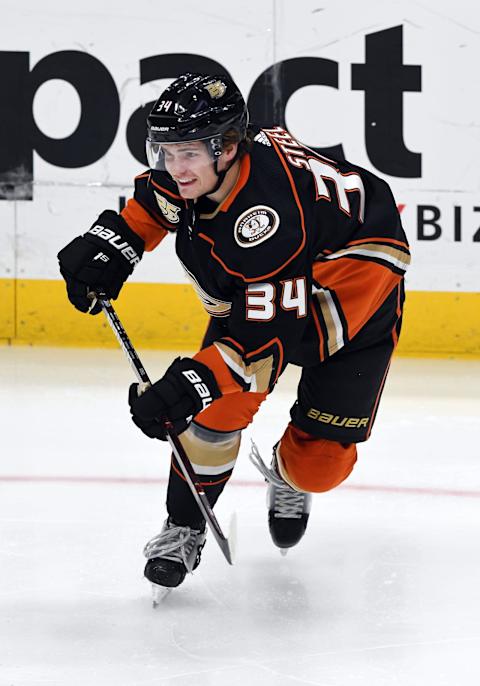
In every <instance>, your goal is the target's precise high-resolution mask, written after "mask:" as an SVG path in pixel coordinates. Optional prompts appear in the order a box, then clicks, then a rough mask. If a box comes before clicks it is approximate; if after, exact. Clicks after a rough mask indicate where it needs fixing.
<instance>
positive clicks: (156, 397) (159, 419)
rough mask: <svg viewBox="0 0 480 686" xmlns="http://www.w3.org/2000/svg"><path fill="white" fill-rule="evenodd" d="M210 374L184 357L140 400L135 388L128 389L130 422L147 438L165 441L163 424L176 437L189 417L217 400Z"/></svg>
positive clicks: (135, 386) (204, 367)
mask: <svg viewBox="0 0 480 686" xmlns="http://www.w3.org/2000/svg"><path fill="white" fill-rule="evenodd" d="M220 396H221V393H220V391H219V388H218V385H217V382H216V381H215V376H214V374H213V372H212V371H211V370H210V369H209V368H208V367H207V366H206V365H205V364H202V363H201V362H197V361H196V360H191V359H189V358H188V357H185V358H183V359H181V358H180V357H177V359H176V360H175V361H174V362H173V363H172V364H171V365H170V367H169V368H168V369H167V371H166V372H165V375H164V376H163V377H162V378H161V379H160V380H159V381H157V382H156V383H154V384H153V385H152V386H150V388H148V389H147V390H146V391H145V393H143V394H142V395H141V396H139V395H138V384H132V385H131V386H130V389H129V394H128V402H129V405H130V412H131V413H132V420H133V422H134V423H135V424H136V425H137V426H138V428H139V429H141V430H142V431H143V433H144V434H145V435H146V436H148V437H149V438H158V439H160V440H161V441H165V440H167V433H166V430H165V425H164V423H165V420H166V419H168V420H170V421H171V423H172V424H173V428H174V430H175V433H177V434H180V433H182V432H183V431H185V429H186V428H187V427H188V425H189V424H190V422H191V421H192V419H193V417H195V416H196V415H197V414H198V413H199V412H202V410H205V409H206V408H207V407H208V406H209V405H210V404H211V403H212V402H213V401H214V400H216V399H217V398H220Z"/></svg>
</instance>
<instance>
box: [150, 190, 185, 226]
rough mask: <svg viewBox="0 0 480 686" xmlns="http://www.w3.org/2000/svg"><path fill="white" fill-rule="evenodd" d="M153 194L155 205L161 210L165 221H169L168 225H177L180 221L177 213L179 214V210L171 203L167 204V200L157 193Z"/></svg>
mask: <svg viewBox="0 0 480 686" xmlns="http://www.w3.org/2000/svg"><path fill="white" fill-rule="evenodd" d="M153 192H154V193H155V198H156V200H157V204H158V206H159V208H160V209H161V211H162V214H163V216H164V217H165V219H166V220H167V221H169V222H170V224H178V222H179V221H180V217H179V216H178V213H179V212H180V209H181V208H180V207H177V206H176V205H173V203H171V202H169V201H168V200H167V198H165V197H164V196H163V195H160V193H157V191H153Z"/></svg>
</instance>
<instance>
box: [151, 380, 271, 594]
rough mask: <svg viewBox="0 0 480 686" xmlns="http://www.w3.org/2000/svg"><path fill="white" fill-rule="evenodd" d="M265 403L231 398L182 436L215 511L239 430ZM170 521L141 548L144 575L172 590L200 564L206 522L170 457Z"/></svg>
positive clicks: (246, 396)
mask: <svg viewBox="0 0 480 686" xmlns="http://www.w3.org/2000/svg"><path fill="white" fill-rule="evenodd" d="M264 398H265V394H263V393H232V394H230V395H227V396H223V397H222V398H219V399H218V400H216V401H215V402H213V403H212V404H211V405H210V407H208V408H207V409H206V410H204V411H203V412H201V413H200V414H199V415H197V417H195V420H194V422H192V423H191V424H190V426H189V428H188V429H187V430H186V431H185V432H183V433H182V434H181V435H180V441H181V443H182V445H183V447H184V448H185V452H186V453H187V455H188V457H189V459H190V461H191V463H192V466H193V468H194V470H195V473H196V474H197V476H198V477H199V478H200V481H201V484H202V486H203V488H204V490H205V494H206V496H207V498H208V500H209V503H210V505H211V506H212V507H213V506H214V505H215V503H216V502H217V500H218V498H219V497H220V495H221V493H222V491H223V489H224V488H225V485H226V483H227V482H228V480H229V478H230V476H231V474H232V471H233V468H234V466H235V462H236V459H237V455H238V451H239V448H240V439H241V431H242V429H243V428H244V427H245V426H247V425H248V424H249V423H250V422H251V421H252V418H253V416H254V414H255V413H256V411H257V410H258V408H259V406H260V403H261V402H262V400H263V399H264ZM167 512H168V518H167V520H166V522H165V523H164V526H163V529H162V531H161V532H160V534H159V535H158V536H155V537H154V538H153V539H152V540H151V541H150V542H149V543H147V545H146V546H145V550H144V553H145V556H146V557H147V558H148V559H147V563H146V566H145V572H144V573H145V576H146V578H147V579H148V580H149V581H151V582H152V583H153V584H156V585H157V586H163V587H168V588H172V587H176V586H178V585H179V584H181V583H182V581H183V580H184V579H185V576H186V574H187V573H189V572H192V571H193V570H194V569H196V567H198V565H199V563H200V557H201V552H202V548H203V546H204V544H205V537H206V531H205V520H204V518H203V515H202V514H201V512H200V510H199V508H198V505H197V503H196V501H195V498H194V497H193V495H192V493H191V491H190V488H189V486H188V484H187V482H186V481H185V478H184V476H183V474H182V472H181V470H180V468H179V466H178V465H177V463H176V460H175V458H174V457H172V463H171V468H170V477H169V483H168V490H167Z"/></svg>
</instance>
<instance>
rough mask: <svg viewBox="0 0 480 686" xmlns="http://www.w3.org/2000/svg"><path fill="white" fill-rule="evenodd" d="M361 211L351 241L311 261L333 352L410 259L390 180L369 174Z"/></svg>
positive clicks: (393, 283) (395, 283)
mask: <svg viewBox="0 0 480 686" xmlns="http://www.w3.org/2000/svg"><path fill="white" fill-rule="evenodd" d="M364 181H365V196H364V198H365V199H364V207H363V215H362V217H361V218H359V219H358V221H354V222H352V224H353V226H354V229H353V231H352V232H351V234H350V238H349V240H348V241H346V242H344V243H342V244H341V245H337V246H335V245H333V246H332V249H331V250H329V249H325V250H323V251H322V252H321V253H320V254H318V255H317V256H316V258H315V262H314V265H313V297H314V299H316V301H317V304H318V307H317V308H316V312H317V313H318V316H319V318H320V319H322V320H323V322H322V328H323V330H324V331H327V330H329V331H330V332H333V331H334V333H333V334H332V335H329V337H330V338H331V339H332V340H331V344H330V343H329V345H328V349H329V353H330V354H333V353H334V352H336V351H337V350H339V349H340V348H341V347H342V346H343V345H344V344H345V343H347V342H348V341H349V340H351V339H352V338H353V337H354V336H355V335H356V334H357V333H358V332H359V331H360V329H361V328H362V327H363V326H364V325H365V324H366V323H367V322H368V321H369V319H370V318H371V317H372V316H373V315H374V314H375V312H376V311H377V310H378V308H379V307H380V306H381V305H382V303H383V302H384V301H385V299H386V298H387V297H388V295H389V294H390V293H391V292H392V291H393V289H394V288H396V287H397V286H398V285H399V284H400V282H401V281H402V279H403V278H404V275H405V272H406V271H407V269H408V266H409V264H410V250H409V246H408V241H407V238H406V235H405V232H404V230H403V228H402V224H401V220H400V215H399V212H398V210H397V207H396V204H395V201H394V198H393V195H392V193H391V191H390V188H389V186H388V185H387V184H386V183H385V182H384V181H382V180H381V179H379V178H377V177H375V176H374V175H373V174H365V173H364Z"/></svg>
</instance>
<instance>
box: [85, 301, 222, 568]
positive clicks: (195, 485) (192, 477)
mask: <svg viewBox="0 0 480 686" xmlns="http://www.w3.org/2000/svg"><path fill="white" fill-rule="evenodd" d="M96 298H97V300H98V302H99V303H100V305H101V306H102V310H103V312H104V314H105V316H106V318H107V321H108V323H109V324H110V326H111V327H112V330H113V332H114V334H115V336H116V337H117V340H118V342H119V343H120V347H121V348H122V350H123V351H124V353H125V355H126V356H127V359H128V361H129V362H130V365H131V367H132V369H133V371H134V374H135V376H136V377H137V380H138V382H139V384H140V390H141V392H142V391H144V390H146V389H147V388H148V387H149V386H151V381H150V379H149V376H148V374H147V372H146V371H145V368H144V366H143V364H142V362H141V360H140V358H139V356H138V355H137V352H136V350H135V348H134V347H133V345H132V343H131V341H130V339H129V337H128V336H127V332H126V331H125V329H124V327H123V325H122V323H121V321H120V319H119V318H118V315H117V313H116V312H115V309H114V307H113V305H112V303H111V302H110V300H109V299H108V298H107V297H105V295H104V294H103V293H98V294H97V295H96ZM165 429H166V433H167V439H168V442H169V444H170V447H171V449H172V452H173V454H174V455H175V458H176V460H177V462H178V464H179V466H180V469H181V470H182V473H183V476H184V478H185V481H186V482H187V484H188V486H189V487H190V490H191V492H192V494H193V497H194V498H195V501H196V503H197V505H198V507H199V509H200V512H201V513H202V514H203V516H204V517H205V520H206V522H207V524H208V525H209V527H210V529H211V531H212V533H213V536H214V538H215V540H216V541H217V543H218V545H219V546H220V549H221V551H222V553H223V555H224V556H225V558H226V560H227V562H228V563H229V564H233V560H232V551H231V547H230V544H229V541H228V539H227V538H226V537H225V535H224V534H223V531H222V529H221V527H220V524H219V523H218V521H217V518H216V517H215V514H214V513H213V510H212V507H211V505H210V503H209V501H208V498H207V494H206V493H205V490H204V488H203V486H202V484H201V483H200V481H199V480H198V476H197V475H196V473H195V470H194V469H193V466H192V463H191V462H190V460H189V459H188V456H187V454H186V452H185V449H184V448H183V446H182V444H181V443H180V439H179V438H178V436H177V434H176V432H175V430H174V428H173V425H172V423H171V422H170V421H168V420H165Z"/></svg>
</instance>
